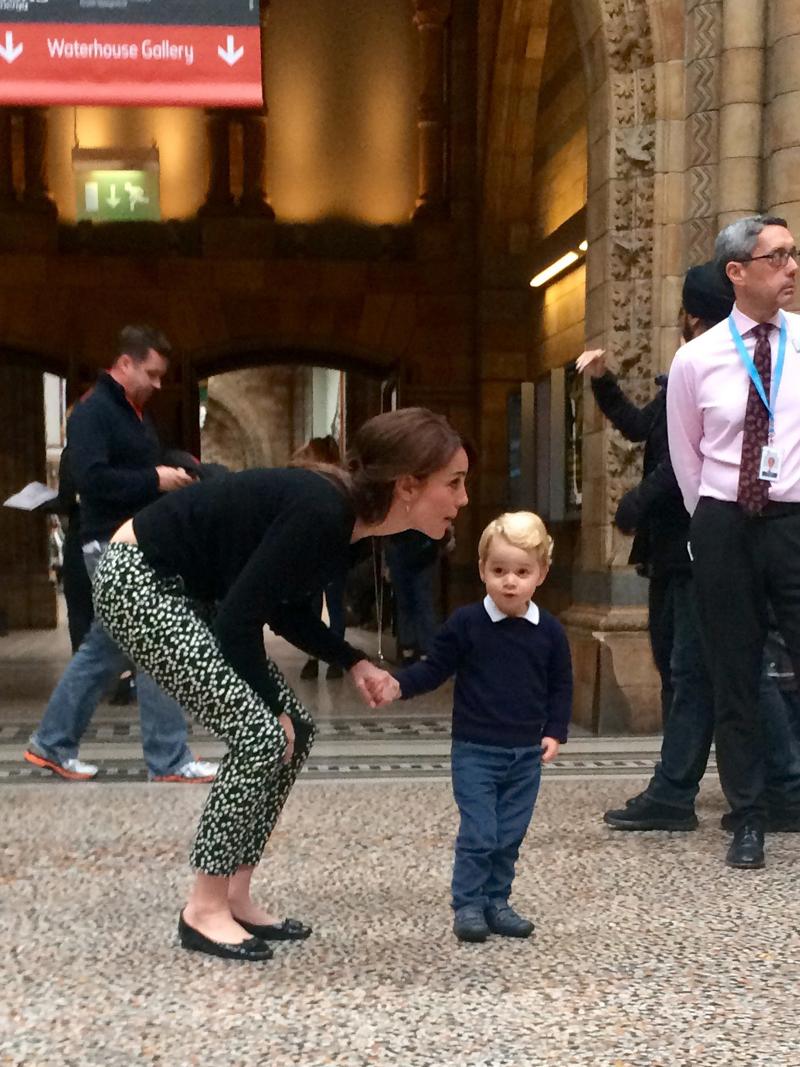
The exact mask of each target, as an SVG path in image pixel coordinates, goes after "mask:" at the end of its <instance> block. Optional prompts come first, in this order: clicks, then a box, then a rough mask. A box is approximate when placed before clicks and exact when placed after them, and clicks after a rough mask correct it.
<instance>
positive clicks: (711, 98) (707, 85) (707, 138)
mask: <svg viewBox="0 0 800 1067" xmlns="http://www.w3.org/2000/svg"><path fill="white" fill-rule="evenodd" d="M686 6H687V34H686V41H687V45H686V47H687V64H686V81H687V92H686V95H687V112H688V116H687V123H686V138H687V141H686V144H687V152H686V156H687V164H688V171H687V179H688V180H687V202H686V219H687V241H686V246H687V248H686V260H687V264H692V263H703V262H704V261H705V260H707V259H709V257H710V256H711V254H712V252H713V251H714V237H715V236H716V233H717V230H718V226H717V213H718V208H717V204H718V202H719V196H718V187H719V108H720V66H721V52H722V21H723V20H722V0H687V5H686Z"/></svg>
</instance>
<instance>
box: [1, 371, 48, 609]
mask: <svg viewBox="0 0 800 1067" xmlns="http://www.w3.org/2000/svg"><path fill="white" fill-rule="evenodd" d="M44 478H45V436H44V386H43V383H42V368H41V367H40V366H39V364H38V363H37V362H36V361H34V360H31V359H30V358H26V359H25V360H24V361H23V360H22V359H21V358H20V357H15V356H14V354H11V353H4V352H0V499H3V500H4V499H5V498H6V497H7V496H10V495H11V493H15V492H16V491H17V490H19V489H22V487H23V486H24V485H27V483H28V482H32V481H44ZM0 615H3V616H4V621H5V624H6V625H8V626H9V627H10V628H11V629H31V628H35V629H38V628H50V627H53V626H55V625H56V593H55V585H54V584H53V582H51V581H50V577H49V569H48V552H47V518H46V516H44V515H41V514H36V513H31V512H28V511H16V510H14V509H12V508H0Z"/></svg>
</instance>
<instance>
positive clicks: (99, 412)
mask: <svg viewBox="0 0 800 1067" xmlns="http://www.w3.org/2000/svg"><path fill="white" fill-rule="evenodd" d="M67 442H68V445H67V447H68V448H69V462H70V467H71V471H72V476H73V480H74V483H75V488H76V489H77V491H78V493H79V495H80V504H81V539H82V541H83V543H84V544H86V543H87V542H88V541H95V540H96V541H107V540H108V539H109V537H110V536H111V534H112V533H113V532H114V531H115V530H116V529H117V527H118V526H120V525H121V524H122V523H123V522H125V520H126V519H129V518H130V517H131V515H134V514H135V513H136V512H137V511H139V509H140V508H143V507H145V505H147V504H150V503H151V502H152V501H154V500H156V499H157V497H158V474H157V472H156V466H157V465H158V463H159V461H160V457H161V445H160V444H159V440H158V435H157V434H156V430H155V427H154V426H153V423H152V421H151V420H150V418H149V417H148V416H147V415H146V414H145V415H144V417H142V418H140V417H139V415H137V413H136V412H135V411H134V409H133V408H132V407H131V405H130V404H129V403H128V400H127V399H126V397H125V390H124V389H123V388H122V386H121V385H120V384H119V383H118V382H116V381H114V379H113V378H112V377H111V376H110V375H109V374H107V373H105V372H102V373H101V374H100V376H99V377H98V379H97V383H96V385H95V387H94V389H93V390H92V392H91V394H90V395H89V396H88V397H87V398H86V399H85V400H82V401H81V402H80V404H78V405H76V407H75V410H74V411H73V412H72V415H71V416H70V420H69V423H68V424H67Z"/></svg>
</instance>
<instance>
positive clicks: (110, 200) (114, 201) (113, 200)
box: [106, 182, 121, 207]
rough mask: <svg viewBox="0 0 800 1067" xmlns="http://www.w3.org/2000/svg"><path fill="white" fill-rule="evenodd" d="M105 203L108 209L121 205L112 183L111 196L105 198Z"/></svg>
mask: <svg viewBox="0 0 800 1067" xmlns="http://www.w3.org/2000/svg"><path fill="white" fill-rule="evenodd" d="M106 203H107V204H108V206H109V207H117V206H118V205H119V204H120V203H121V201H120V198H119V197H118V196H117V187H116V185H114V184H113V182H112V185H111V196H107V197H106Z"/></svg>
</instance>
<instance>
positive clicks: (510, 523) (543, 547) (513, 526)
mask: <svg viewBox="0 0 800 1067" xmlns="http://www.w3.org/2000/svg"><path fill="white" fill-rule="evenodd" d="M493 537H505V539H506V541H508V543H509V544H511V545H514V547H515V548H521V549H522V550H523V552H529V553H530V554H531V555H533V556H535V557H536V561H537V563H538V564H539V565H540V566H541V567H549V566H550V561H551V560H552V558H553V538H552V537H551V536H550V534H548V532H547V527H546V526H545V524H544V523H543V522H542V520H541V519H540V518H539V516H538V515H535V514H534V513H533V512H532V511H507V512H506V513H505V514H504V515H498V517H497V518H496V519H493V520H492V521H491V522H490V523H489V525H488V526H487V527H486V529H485V530H484V531H483V533H482V534H481V539H480V541H479V542H478V559H479V560H480V561H481V563H485V562H486V557H487V556H488V555H489V548H490V546H491V543H492V538H493Z"/></svg>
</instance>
